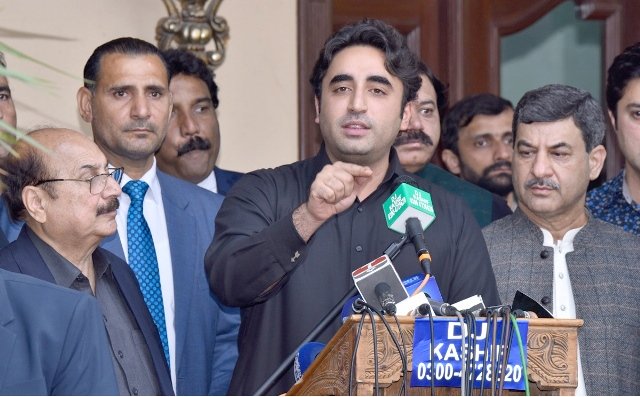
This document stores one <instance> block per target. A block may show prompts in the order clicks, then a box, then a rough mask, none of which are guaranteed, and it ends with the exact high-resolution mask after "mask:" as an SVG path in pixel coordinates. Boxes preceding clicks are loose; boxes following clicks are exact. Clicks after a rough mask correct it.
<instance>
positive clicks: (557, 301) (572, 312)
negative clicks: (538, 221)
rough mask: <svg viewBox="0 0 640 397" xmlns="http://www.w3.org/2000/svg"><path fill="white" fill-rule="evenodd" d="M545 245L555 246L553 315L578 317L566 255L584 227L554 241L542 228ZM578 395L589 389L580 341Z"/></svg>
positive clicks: (571, 249) (571, 250) (557, 316)
mask: <svg viewBox="0 0 640 397" xmlns="http://www.w3.org/2000/svg"><path fill="white" fill-rule="evenodd" d="M540 229H541V230H542V234H543V235H544V242H543V243H542V245H544V246H545V247H550V248H553V316H554V317H555V318H570V319H575V318H576V302H575V299H574V297H573V289H572V287H571V279H570V277H569V268H568V266H567V260H566V255H567V253H569V252H573V239H574V238H575V236H576V234H578V232H579V231H580V230H581V229H582V227H579V228H577V229H571V230H569V231H568V232H567V233H566V234H565V235H564V237H563V238H562V240H559V241H557V242H555V241H553V236H551V233H550V232H549V231H548V230H545V229H542V228H540ZM575 395H576V396H586V395H587V390H586V388H585V384H584V374H583V372H582V359H581V358H580V344H579V343H578V387H577V388H576V394H575Z"/></svg>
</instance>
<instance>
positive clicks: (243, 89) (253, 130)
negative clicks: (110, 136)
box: [0, 0, 298, 171]
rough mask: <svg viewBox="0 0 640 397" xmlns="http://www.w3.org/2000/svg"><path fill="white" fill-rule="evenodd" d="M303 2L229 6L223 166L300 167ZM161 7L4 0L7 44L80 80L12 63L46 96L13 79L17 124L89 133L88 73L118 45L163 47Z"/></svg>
mask: <svg viewBox="0 0 640 397" xmlns="http://www.w3.org/2000/svg"><path fill="white" fill-rule="evenodd" d="M295 4H296V1H295V0H268V1H266V0H224V2H223V3H222V5H221V7H220V10H219V14H220V15H221V16H224V17H225V18H226V19H227V22H228V23H229V25H230V28H231V31H230V38H229V42H228V52H227V59H226V61H225V63H224V64H223V65H222V66H221V68H220V69H219V71H218V73H217V79H216V80H217V82H218V84H219V86H220V101H221V105H220V108H219V109H218V110H219V118H220V128H221V134H222V150H221V155H220V158H219V161H218V165H220V166H221V167H223V168H230V169H235V170H238V171H250V170H253V169H256V168H263V167H273V166H277V165H279V164H283V163H287V162H291V161H295V160H296V159H297V147H298V138H297V137H298V135H297V119H298V116H297V107H296V103H297V99H296V94H297V80H296V6H295ZM163 16H166V10H165V7H164V5H163V3H162V1H161V0H20V1H16V0H0V40H1V41H3V42H5V43H7V44H8V45H10V46H12V47H15V48H17V49H19V50H20V51H22V52H24V53H26V54H28V55H30V56H33V57H36V58H38V59H39V60H42V61H44V62H46V63H48V64H50V65H52V66H55V67H56V68H59V69H63V70H65V71H66V72H68V73H69V74H71V75H72V76H74V77H68V76H64V75H61V74H58V73H55V72H51V71H49V70H47V69H45V68H43V67H41V66H38V65H34V64H32V63H29V62H26V61H23V60H20V59H17V58H16V57H14V56H11V55H8V56H7V61H8V63H9V67H10V68H12V69H14V68H15V69H16V70H20V71H24V72H26V73H29V74H32V75H35V76H38V77H40V78H43V79H46V80H47V81H48V82H49V84H48V86H47V87H46V88H35V87H32V86H29V85H26V84H23V83H20V82H17V81H12V82H11V86H12V91H13V93H14V100H15V102H16V107H17V111H18V126H19V127H20V128H23V129H30V128H33V127H35V126H38V125H55V126H63V127H68V128H73V129H80V130H82V131H84V132H86V133H88V134H90V127H89V126H88V125H87V124H85V123H84V122H83V121H82V120H81V119H80V117H79V116H78V112H77V109H76V100H75V93H76V91H77V88H78V87H79V86H80V85H81V83H82V80H81V76H82V68H83V66H84V63H85V62H86V60H87V58H88V57H89V55H90V54H91V52H92V51H93V49H94V48H95V47H96V46H98V45H100V44H102V43H104V42H105V41H108V40H110V39H112V38H115V37H119V36H134V37H139V38H141V39H144V40H147V41H150V42H152V43H155V37H154V36H155V25H156V22H157V21H158V19H159V18H161V17H163Z"/></svg>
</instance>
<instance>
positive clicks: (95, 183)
mask: <svg viewBox="0 0 640 397" xmlns="http://www.w3.org/2000/svg"><path fill="white" fill-rule="evenodd" d="M108 169H109V172H108V173H106V174H98V175H94V176H92V177H91V178H89V179H46V180H44V181H38V182H36V184H35V185H33V186H40V185H42V184H43V183H49V182H65V181H73V182H88V183H89V192H90V193H91V194H100V193H102V191H103V190H104V188H105V187H106V186H107V180H108V179H109V177H113V179H115V180H116V182H117V183H120V181H121V180H122V174H123V171H124V168H111V167H109V168H108Z"/></svg>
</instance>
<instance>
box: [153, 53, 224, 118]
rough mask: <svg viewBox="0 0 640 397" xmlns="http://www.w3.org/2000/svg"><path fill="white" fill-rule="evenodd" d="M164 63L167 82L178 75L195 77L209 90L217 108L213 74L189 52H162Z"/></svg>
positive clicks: (216, 93) (217, 102)
mask: <svg viewBox="0 0 640 397" xmlns="http://www.w3.org/2000/svg"><path fill="white" fill-rule="evenodd" d="M162 56H163V57H164V60H165V63H166V64H167V67H168V68H169V80H171V79H172V78H174V77H175V76H177V75H179V74H184V75H186V76H192V77H196V78H198V79H200V80H202V81H203V82H204V83H205V84H206V85H207V88H209V94H210V95H211V101H212V102H213V107H214V108H216V109H217V108H218V104H219V103H220V102H219V101H218V86H217V85H216V82H215V81H213V73H212V72H211V69H209V68H208V67H207V64H206V63H204V61H203V60H202V59H200V58H198V57H197V56H196V55H195V54H193V53H192V52H190V51H185V50H176V49H170V50H166V51H162Z"/></svg>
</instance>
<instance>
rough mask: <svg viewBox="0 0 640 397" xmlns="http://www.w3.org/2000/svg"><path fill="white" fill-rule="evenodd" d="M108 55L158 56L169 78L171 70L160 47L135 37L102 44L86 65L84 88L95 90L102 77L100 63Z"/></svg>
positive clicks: (121, 38)
mask: <svg viewBox="0 0 640 397" xmlns="http://www.w3.org/2000/svg"><path fill="white" fill-rule="evenodd" d="M108 54H127V55H156V56H158V58H160V60H161V61H162V64H163V65H164V66H165V68H166V69H167V79H168V78H169V68H168V67H167V64H166V62H165V60H164V58H163V57H162V54H161V53H160V50H159V49H158V47H156V46H154V45H153V44H151V43H148V42H146V41H144V40H140V39H136V38H133V37H120V38H118V39H114V40H111V41H108V42H106V43H104V44H102V45H101V46H99V47H98V48H96V49H95V50H94V51H93V54H91V56H90V57H89V59H88V60H87V63H86V64H85V65H84V86H85V87H86V88H88V89H90V90H92V91H93V90H94V89H95V86H96V83H97V82H98V77H99V75H100V62H101V61H102V58H103V57H104V56H105V55H108Z"/></svg>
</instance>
